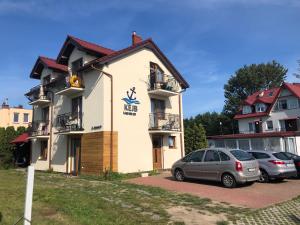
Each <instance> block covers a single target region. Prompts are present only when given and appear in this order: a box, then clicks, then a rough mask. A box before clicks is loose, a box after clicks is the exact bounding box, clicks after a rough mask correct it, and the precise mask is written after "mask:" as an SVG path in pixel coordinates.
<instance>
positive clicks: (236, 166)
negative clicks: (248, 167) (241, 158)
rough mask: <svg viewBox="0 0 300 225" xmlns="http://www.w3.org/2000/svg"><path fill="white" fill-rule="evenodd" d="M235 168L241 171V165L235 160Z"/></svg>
mask: <svg viewBox="0 0 300 225" xmlns="http://www.w3.org/2000/svg"><path fill="white" fill-rule="evenodd" d="M235 170H236V171H238V172H240V171H243V166H242V163H241V162H238V161H236V162H235Z"/></svg>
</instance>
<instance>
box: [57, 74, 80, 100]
mask: <svg viewBox="0 0 300 225" xmlns="http://www.w3.org/2000/svg"><path fill="white" fill-rule="evenodd" d="M83 91H84V85H83V83H82V78H81V77H80V76H77V75H72V76H67V77H66V78H65V81H64V87H63V89H62V90H60V91H58V92H56V95H65V96H68V97H72V96H74V95H76V94H79V93H81V92H83Z"/></svg>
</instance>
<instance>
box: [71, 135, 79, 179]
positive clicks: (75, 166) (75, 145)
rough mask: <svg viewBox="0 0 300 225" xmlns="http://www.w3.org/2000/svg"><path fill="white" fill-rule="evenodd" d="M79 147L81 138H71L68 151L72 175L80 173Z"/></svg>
mask: <svg viewBox="0 0 300 225" xmlns="http://www.w3.org/2000/svg"><path fill="white" fill-rule="evenodd" d="M80 149H81V139H80V138H78V137H76V138H71V149H70V150H71V151H70V158H71V162H70V168H71V174H73V175H74V176H77V175H78V174H79V173H80V167H81V166H80V164H81V163H80V153H81V151H80Z"/></svg>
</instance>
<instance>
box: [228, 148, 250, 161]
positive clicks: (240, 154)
mask: <svg viewBox="0 0 300 225" xmlns="http://www.w3.org/2000/svg"><path fill="white" fill-rule="evenodd" d="M230 153H231V154H232V155H233V156H234V157H235V158H236V159H237V160H240V161H249V160H254V159H255V158H254V157H253V156H252V155H250V154H249V153H248V152H245V151H241V150H232V151H230Z"/></svg>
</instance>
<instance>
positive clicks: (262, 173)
mask: <svg viewBox="0 0 300 225" xmlns="http://www.w3.org/2000/svg"><path fill="white" fill-rule="evenodd" d="M258 181H259V182H261V183H268V182H269V181H270V177H269V174H268V173H267V172H266V171H265V170H260V177H259V180H258Z"/></svg>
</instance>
